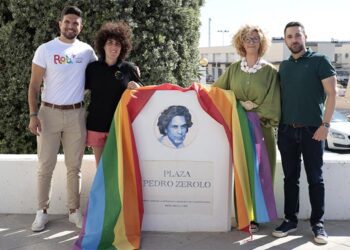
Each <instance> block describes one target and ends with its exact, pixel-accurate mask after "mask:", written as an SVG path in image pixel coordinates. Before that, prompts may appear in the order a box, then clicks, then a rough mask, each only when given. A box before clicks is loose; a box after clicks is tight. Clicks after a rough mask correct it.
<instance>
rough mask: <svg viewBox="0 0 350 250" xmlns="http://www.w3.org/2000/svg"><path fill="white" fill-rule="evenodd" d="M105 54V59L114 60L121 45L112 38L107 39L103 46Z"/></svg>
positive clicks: (118, 53)
mask: <svg viewBox="0 0 350 250" xmlns="http://www.w3.org/2000/svg"><path fill="white" fill-rule="evenodd" d="M103 49H104V50H105V54H106V61H116V60H117V59H118V57H119V55H120V50H121V45H120V43H119V42H118V41H116V40H114V39H108V40H107V41H106V43H105V46H104V47H103Z"/></svg>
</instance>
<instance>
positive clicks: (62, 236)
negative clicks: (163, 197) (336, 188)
mask: <svg viewBox="0 0 350 250" xmlns="http://www.w3.org/2000/svg"><path fill="white" fill-rule="evenodd" d="M33 219H34V215H23V214H21V215H20V214H0V250H10V249H11V250H12V249H16V250H66V249H71V246H72V244H73V242H74V240H75V239H76V238H77V236H78V234H79V230H77V228H75V227H74V225H73V224H71V223H69V222H68V218H67V215H50V222H49V224H48V225H47V229H46V230H45V231H43V232H40V233H33V232H32V231H31V230H30V225H31V223H32V221H33ZM279 224H280V221H275V222H272V223H269V224H266V225H263V226H262V227H261V230H260V231H259V232H258V233H256V234H255V235H254V237H253V239H250V237H249V235H247V234H246V233H243V232H239V231H237V230H236V229H232V231H231V232H223V233H207V232H200V233H161V232H143V233H142V248H141V249H147V250H157V249H159V250H167V249H171V250H175V249H179V250H180V249H181V250H183V249H191V250H196V249H201V250H211V249H215V250H226V249H305V250H306V249H308V250H309V249H334V250H342V249H350V221H334V220H333V221H326V229H327V232H328V233H329V235H330V237H329V243H328V244H327V245H325V246H318V245H316V244H314V243H313V236H312V233H311V230H310V227H309V223H308V221H300V222H299V226H298V231H297V232H295V233H293V234H291V235H290V236H288V237H285V238H281V239H276V238H274V237H272V236H271V230H272V229H273V228H274V227H275V226H277V225H279Z"/></svg>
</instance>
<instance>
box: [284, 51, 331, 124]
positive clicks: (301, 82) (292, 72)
mask: <svg viewBox="0 0 350 250" xmlns="http://www.w3.org/2000/svg"><path fill="white" fill-rule="evenodd" d="M279 74H280V77H281V98H282V119H281V122H282V123H283V124H293V123H298V124H303V125H307V126H315V127H317V126H320V125H321V123H322V118H323V109H324V101H325V99H326V94H325V91H324V89H323V85H322V82H321V80H323V79H325V78H328V77H330V76H333V75H335V74H336V72H335V69H334V68H333V66H332V65H331V63H330V61H329V60H328V58H327V57H326V56H324V55H321V54H318V53H315V52H312V51H311V50H310V49H307V51H306V53H305V54H304V55H303V56H302V57H300V58H298V59H294V58H293V57H292V56H290V57H289V59H288V60H285V61H283V62H282V63H281V65H280V68H279Z"/></svg>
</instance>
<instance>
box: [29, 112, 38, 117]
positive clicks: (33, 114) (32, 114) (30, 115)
mask: <svg viewBox="0 0 350 250" xmlns="http://www.w3.org/2000/svg"><path fill="white" fill-rule="evenodd" d="M33 116H38V113H31V114H29V117H33Z"/></svg>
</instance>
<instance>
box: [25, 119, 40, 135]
mask: <svg viewBox="0 0 350 250" xmlns="http://www.w3.org/2000/svg"><path fill="white" fill-rule="evenodd" d="M28 128H29V130H30V132H31V133H32V134H34V135H37V136H39V132H41V123H40V120H39V118H38V117H37V116H32V117H30V121H29V125H28Z"/></svg>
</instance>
